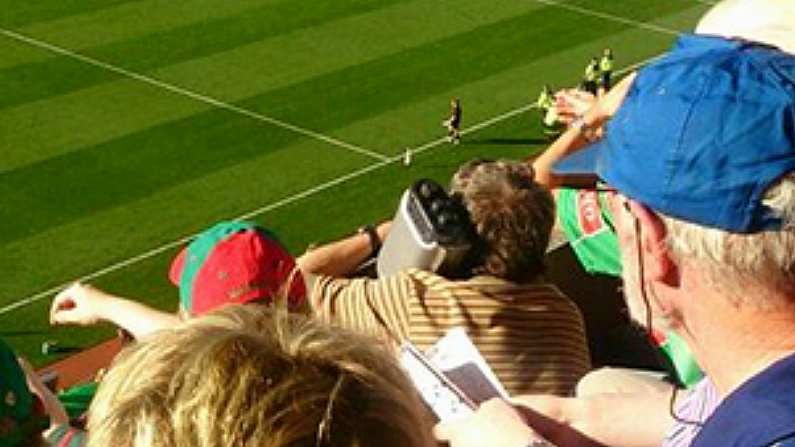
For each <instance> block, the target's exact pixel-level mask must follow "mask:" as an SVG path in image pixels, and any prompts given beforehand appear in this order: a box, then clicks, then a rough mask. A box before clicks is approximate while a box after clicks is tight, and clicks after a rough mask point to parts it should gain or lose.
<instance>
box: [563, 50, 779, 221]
mask: <svg viewBox="0 0 795 447" xmlns="http://www.w3.org/2000/svg"><path fill="white" fill-rule="evenodd" d="M553 171H554V172H555V173H558V174H595V175H597V176H598V177H599V178H601V179H602V180H604V181H605V182H607V183H608V184H609V185H610V186H611V187H613V188H616V189H617V190H619V191H620V192H621V193H622V194H624V195H626V196H627V197H630V198H632V199H634V200H637V201H639V202H641V203H643V204H645V205H647V206H649V207H650V208H652V209H654V210H656V211H659V212H661V213H663V214H666V215H668V216H672V217H676V218H679V219H682V220H685V221H688V222H693V223H697V224H700V225H704V226H707V227H713V228H720V229H723V230H727V231H731V232H736V233H753V232H758V231H764V230H773V229H777V228H780V227H781V225H782V221H781V218H780V216H777V215H775V213H774V212H773V210H771V209H770V208H768V207H767V206H765V205H764V204H763V203H762V200H763V198H764V194H765V191H766V190H767V189H768V188H769V187H770V186H771V185H772V184H773V183H774V182H776V180H778V179H780V178H781V177H782V176H783V175H785V174H787V173H788V172H792V171H795V57H793V56H792V55H790V54H787V53H784V52H782V51H780V50H777V49H775V48H773V47H769V46H764V45H761V44H755V43H751V42H748V41H741V40H730V39H725V38H720V37H715V36H696V35H684V36H682V37H680V38H679V39H678V41H677V43H676V44H675V45H674V48H673V49H672V50H671V51H670V52H669V53H668V54H667V55H665V56H664V57H663V58H661V59H659V60H657V61H656V62H654V63H652V64H650V65H648V66H647V67H645V68H643V69H642V70H641V71H640V72H639V73H638V76H637V77H636V78H635V81H634V82H633V84H632V86H631V87H630V89H629V91H628V92H627V96H626V98H625V99H624V102H623V103H622V105H621V107H620V108H619V110H618V111H617V112H616V114H615V116H614V117H613V118H612V119H611V120H610V122H609V123H608V125H607V127H606V136H605V137H604V138H602V139H601V140H600V141H598V142H596V143H594V144H592V145H591V146H589V147H587V148H585V149H583V150H581V151H579V152H576V153H574V154H573V155H572V156H570V157H567V158H565V159H563V160H561V161H560V162H559V163H558V164H556V165H555V167H554V168H553Z"/></svg>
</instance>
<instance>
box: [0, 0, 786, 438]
mask: <svg viewBox="0 0 795 447" xmlns="http://www.w3.org/2000/svg"><path fill="white" fill-rule="evenodd" d="M793 54H795V5H793V4H792V2H789V1H780V0H754V1H751V0H724V1H721V2H719V3H717V4H716V5H715V6H714V7H713V8H712V9H711V10H710V11H709V12H708V13H707V14H706V15H705V16H704V17H703V18H702V19H701V21H700V23H699V25H698V27H697V28H696V30H695V32H694V33H693V34H684V35H682V36H680V37H679V38H678V39H677V41H676V43H675V44H674V46H673V48H672V49H671V50H670V51H669V52H667V53H666V54H665V55H663V56H662V57H660V58H657V59H655V60H654V61H652V62H650V63H649V64H647V65H646V66H645V67H643V68H641V69H639V70H638V71H637V72H635V73H630V74H628V75H626V76H625V77H624V78H623V79H620V80H617V82H615V85H613V86H612V87H611V88H609V89H599V90H598V91H597V89H596V88H593V89H590V88H589V90H593V91H592V92H587V91H579V90H562V91H559V92H557V93H555V94H554V95H552V93H551V92H547V94H549V95H552V97H553V98H554V101H553V102H554V105H553V107H555V113H556V116H558V117H559V118H560V120H561V121H562V122H564V123H565V124H566V127H565V130H564V131H563V132H562V133H561V134H560V136H559V137H558V138H557V139H556V140H555V141H554V142H552V143H551V145H550V146H549V147H548V148H547V149H546V150H545V151H544V152H543V153H542V154H541V155H540V156H538V157H534V158H532V159H528V160H474V161H471V162H469V163H466V164H464V165H463V166H461V167H460V168H459V169H458V170H457V172H456V173H455V174H454V175H453V177H452V179H451V180H450V184H449V188H448V193H449V195H450V196H451V197H453V198H454V199H455V200H456V201H458V203H460V205H461V206H462V207H463V209H465V212H466V215H467V216H468V222H469V224H470V225H471V231H472V234H473V236H472V237H473V240H474V241H475V243H473V245H472V248H471V249H470V250H469V251H468V252H467V254H466V256H467V259H466V262H464V263H462V266H461V267H460V268H459V269H458V270H456V271H454V272H450V271H445V272H441V271H432V270H429V269H422V268H408V269H404V270H401V271H399V272H397V273H394V274H391V275H387V276H379V277H371V276H366V275H361V274H360V272H361V271H360V267H361V266H362V265H363V264H364V263H366V262H367V261H368V260H370V259H372V258H373V257H374V256H375V255H376V254H377V252H378V249H379V247H380V246H381V244H382V242H383V241H384V240H386V239H387V238H388V236H389V234H390V230H391V229H392V228H391V227H392V225H391V223H390V222H389V221H384V222H382V223H380V224H378V225H371V226H367V227H364V228H363V229H362V231H357V232H356V233H354V234H352V235H350V236H346V237H343V238H341V239H339V240H336V241H332V242H329V243H327V244H324V245H321V246H319V247H314V248H312V249H310V250H308V251H307V252H306V253H304V254H303V255H301V256H299V257H297V258H294V257H293V256H291V255H290V253H288V251H287V250H286V249H285V248H284V247H283V246H282V244H281V243H280V242H279V240H278V238H277V236H276V235H275V234H273V233H272V232H270V231H269V230H267V229H265V228H262V227H260V226H258V225H255V224H252V223H246V222H220V223H218V224H217V225H215V226H213V227H211V228H209V229H207V230H206V231H204V232H202V233H201V234H199V235H198V236H197V237H196V238H195V239H194V240H193V241H192V242H191V243H190V244H189V245H188V246H186V247H185V248H184V249H183V250H182V251H181V252H180V253H179V254H178V255H177V256H176V258H175V259H174V260H173V262H172V265H171V268H170V270H169V272H168V276H169V278H170V280H171V281H172V283H173V284H174V285H175V286H176V288H177V295H178V305H177V306H176V307H177V308H178V310H177V311H176V312H175V313H167V312H163V311H160V310H157V309H154V308H150V307H148V306H146V305H144V304H142V303H141V300H138V299H135V298H129V297H120V296H115V295H113V294H111V293H108V292H106V291H103V290H100V289H98V288H95V287H93V286H91V285H88V284H81V283H76V284H73V285H72V286H70V287H68V288H67V289H65V290H63V291H61V292H60V293H59V294H58V295H57V296H56V297H55V298H54V299H53V302H52V305H51V310H50V321H51V323H52V324H55V325H94V324H98V323H110V324H113V325H115V326H117V327H118V328H119V329H120V330H122V331H123V332H124V333H125V334H129V336H130V338H131V339H132V340H131V341H130V342H129V344H128V345H127V346H126V347H125V348H124V349H123V350H122V351H121V353H120V354H119V355H117V356H116V358H115V359H114V361H113V363H112V365H111V366H110V368H109V370H108V371H107V374H105V375H104V376H103V377H102V379H101V380H100V381H99V386H98V389H97V392H96V394H95V395H94V396H93V400H92V402H91V404H90V407H89V408H88V409H87V412H86V423H85V424H84V425H81V426H78V425H77V424H74V423H73V422H74V421H72V420H70V416H69V415H68V414H67V413H66V411H65V410H64V408H63V405H62V404H61V403H60V402H59V400H58V398H57V397H56V396H55V395H53V393H52V391H51V390H50V389H48V387H47V386H46V385H45V384H44V383H42V380H41V379H40V378H39V376H38V375H37V374H36V373H35V372H33V371H32V369H31V368H30V366H29V365H28V364H27V363H26V362H25V361H24V359H18V358H16V357H15V356H14V354H13V353H12V352H11V350H10V349H9V348H8V347H7V346H6V345H4V344H2V342H0V446H45V445H55V446H83V445H88V446H92V447H93V446H130V447H133V446H135V447H143V446H202V447H211V446H212V447H221V446H273V447H276V446H351V447H353V446H385V447H389V446H396V447H397V446H431V445H438V444H439V443H447V444H449V445H451V446H452V447H468V446H494V447H524V446H537V447H541V446H559V447H569V446H596V445H606V446H626V447H637V446H659V445H662V446H689V445H693V446H760V447H762V446H795V55H793ZM604 57H605V58H609V64H607V63H605V65H604V66H605V67H606V68H604V69H605V70H607V71H608V72H611V71H612V63H613V62H612V52H606V53H605V56H604ZM594 63H595V64H596V63H597V62H594ZM594 76H595V75H594ZM594 76H592V78H593V80H594V82H595V77H594ZM589 79H591V78H589ZM610 83H611V81H610V79H609V75H608V80H607V84H608V85H609V84H610ZM594 85H595V84H594ZM603 90H604V91H603ZM451 107H453V108H454V110H455V108H456V107H458V110H459V112H458V114H459V115H458V116H459V118H460V105H459V104H458V102H457V101H454V102H453V105H451ZM455 113H456V112H453V115H454V116H455ZM448 127H450V130H449V131H450V132H451V138H455V139H456V141H457V139H458V126H457V125H456V126H455V129H453V128H452V125H450V126H448ZM453 133H454V134H455V135H453ZM556 232H557V233H560V234H562V235H564V236H565V237H566V238H567V239H568V240H569V242H570V246H571V249H572V251H573V252H574V255H575V257H576V259H577V261H578V262H579V263H580V264H581V266H582V268H583V270H584V271H586V272H588V274H593V275H603V276H608V277H612V278H615V280H617V281H618V280H620V281H621V282H622V284H623V286H622V289H623V294H624V297H625V300H626V306H627V309H628V312H629V315H630V317H631V318H632V320H633V321H634V322H635V323H636V324H637V325H638V326H639V327H641V328H642V330H643V332H644V333H645V334H647V335H648V340H649V342H650V343H653V344H655V345H656V346H657V348H658V349H659V353H660V354H661V356H663V357H664V358H665V359H666V363H667V364H668V365H670V368H669V370H641V369H629V368H620V367H615V366H613V367H611V366H609V365H603V364H599V362H592V353H591V352H589V340H588V333H587V331H586V325H585V323H584V321H585V320H587V317H588V315H583V312H584V309H583V308H581V307H580V306H578V304H577V303H575V301H574V300H572V299H570V298H569V297H568V296H567V295H566V294H565V293H564V292H563V291H561V289H559V288H558V287H557V286H556V285H554V284H552V283H551V282H550V281H549V280H548V278H547V276H546V275H545V273H546V267H547V260H548V257H547V256H548V255H547V253H548V250H549V245H550V238H551V235H552V234H553V233H556ZM584 317H586V318H585V319H584ZM454 328H462V329H463V331H464V332H465V333H466V335H467V337H468V338H469V339H470V340H471V341H472V343H473V344H474V346H475V347H476V348H477V350H478V351H479V352H480V353H481V354H482V356H483V359H484V360H485V362H486V363H487V364H488V365H489V366H490V367H491V368H492V369H493V372H494V375H495V376H496V379H497V380H498V381H499V383H501V384H502V385H504V388H505V392H506V395H505V396H502V397H494V398H491V399H488V400H485V401H482V402H476V403H475V405H474V407H473V408H472V409H471V410H472V411H471V412H469V413H468V414H464V415H461V416H459V417H456V418H451V419H444V420H441V421H440V420H438V419H437V418H436V416H435V415H434V414H432V413H431V412H430V411H429V408H428V407H427V406H426V404H425V403H424V402H423V400H422V398H421V397H420V394H419V393H418V392H417V387H416V386H415V384H414V383H413V382H412V380H411V379H410V378H409V377H408V376H407V374H406V372H405V371H404V369H403V367H402V366H401V364H400V362H399V359H398V353H399V352H400V350H401V348H402V347H403V346H405V345H406V344H409V345H411V346H413V347H416V349H417V350H418V351H420V352H427V351H429V350H430V349H431V348H432V347H433V346H434V344H435V343H436V342H437V341H438V340H439V339H440V338H442V337H444V336H445V334H446V333H448V331H450V330H451V329H454ZM594 363H597V364H596V366H598V368H594Z"/></svg>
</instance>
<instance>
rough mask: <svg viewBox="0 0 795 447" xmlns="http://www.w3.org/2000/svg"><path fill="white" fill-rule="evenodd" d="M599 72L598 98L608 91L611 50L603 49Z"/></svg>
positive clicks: (611, 72) (610, 73)
mask: <svg viewBox="0 0 795 447" xmlns="http://www.w3.org/2000/svg"><path fill="white" fill-rule="evenodd" d="M599 72H600V73H601V75H602V76H601V82H600V83H599V96H601V95H603V94H604V92H606V91H608V90H610V76H611V75H612V74H613V50H611V49H610V48H605V50H604V52H603V53H602V58H601V59H600V60H599Z"/></svg>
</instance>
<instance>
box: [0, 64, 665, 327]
mask: <svg viewBox="0 0 795 447" xmlns="http://www.w3.org/2000/svg"><path fill="white" fill-rule="evenodd" d="M664 54H665V53H662V54H659V55H657V56H654V57H650V58H648V59H645V60H642V61H640V62H636V63H634V64H632V65H628V66H626V67H624V68H622V69H621V70H618V71H616V75H621V74H624V73H627V72H629V71H632V70H634V69H636V68H638V67H640V66H641V65H645V64H647V63H649V62H651V61H653V60H656V59H659V58H660V57H662V56H663V55H664ZM532 107H533V106H532V105H525V106H522V107H518V108H516V109H513V110H509V111H507V112H505V113H502V114H500V115H497V116H495V117H493V118H489V119H487V120H485V121H481V122H479V123H477V124H475V125H473V126H470V127H467V128H466V129H463V130H462V131H461V134H462V135H466V134H469V133H472V132H475V131H478V130H480V129H483V128H485V127H489V126H491V125H492V124H496V123H498V122H500V121H504V120H506V119H508V118H510V117H512V116H515V115H518V114H521V113H523V112H526V111H528V110H530V109H531V108H532ZM446 141H447V137H441V138H437V139H435V140H432V141H429V142H428V143H425V144H423V145H422V146H417V147H416V148H414V149H412V152H413V153H414V154H415V155H418V154H421V153H423V152H426V151H428V150H431V149H433V148H434V147H436V146H439V145H440V144H442V143H444V142H446ZM402 159H403V154H399V155H395V156H393V157H391V158H386V159H385V160H382V161H380V162H378V163H374V164H372V165H370V166H366V167H364V168H361V169H358V170H356V171H353V172H349V173H348V174H345V175H343V176H340V177H337V178H335V179H333V180H329V181H327V182H325V183H321V184H320V185H317V186H314V187H312V188H309V189H306V190H304V191H301V192H299V193H297V194H294V195H292V196H288V197H285V198H283V199H280V200H278V201H276V202H274V203H271V204H269V205H265V206H263V207H260V208H256V209H254V210H251V211H248V212H246V213H244V214H241V215H240V216H238V217H236V218H235V219H234V220H245V219H251V218H252V217H256V216H258V215H260V214H264V213H267V212H269V211H273V210H275V209H277V208H281V207H283V206H285V205H289V204H291V203H293V202H296V201H298V200H301V199H303V198H306V197H309V196H312V195H314V194H317V193H319V192H321V191H324V190H326V189H329V188H331V187H333V186H336V185H339V184H342V183H345V182H347V181H348V180H352V179H354V178H357V177H361V176H362V175H364V174H367V173H369V172H371V171H375V170H376V169H379V168H382V167H384V166H386V165H388V164H391V163H394V162H397V161H400V160H402ZM195 236H196V235H195V234H192V235H189V236H185V237H183V238H181V239H177V240H174V241H171V242H168V243H166V244H163V245H161V246H159V247H156V248H153V249H151V250H149V251H146V252H143V253H141V254H139V255H137V256H133V257H131V258H128V259H125V260H123V261H119V262H117V263H116V264H111V265H109V266H107V267H105V268H103V269H100V270H97V271H95V272H93V273H89V274H87V275H85V276H81V277H80V278H78V279H75V280H72V281H69V282H66V283H63V284H61V285H59V286H55V287H51V288H49V289H47V290H44V291H41V292H39V293H36V294H34V295H30V296H28V297H26V298H22V299H20V300H18V301H15V302H13V303H11V304H7V305H5V306H3V307H0V315H5V314H7V313H9V312H11V311H14V310H16V309H19V308H22V307H26V306H28V305H30V304H33V303H35V302H37V301H41V300H42V299H44V298H47V297H49V296H51V295H54V294H56V293H58V292H59V291H61V290H63V289H64V288H66V287H68V286H69V285H70V284H72V283H74V282H75V281H90V280H93V279H96V278H99V277H101V276H105V275H107V274H108V273H112V272H115V271H117V270H121V269H123V268H125V267H127V266H130V265H133V264H137V263H138V262H141V261H144V260H146V259H149V258H151V257H153V256H157V255H159V254H160V253H163V252H165V251H168V250H170V249H172V248H175V247H178V246H180V245H183V244H186V243H187V242H188V241H190V240H191V239H193V238H194V237H195Z"/></svg>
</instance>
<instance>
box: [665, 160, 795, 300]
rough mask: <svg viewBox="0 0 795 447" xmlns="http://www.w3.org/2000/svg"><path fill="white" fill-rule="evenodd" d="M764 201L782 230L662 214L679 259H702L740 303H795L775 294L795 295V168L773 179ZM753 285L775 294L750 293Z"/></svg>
mask: <svg viewBox="0 0 795 447" xmlns="http://www.w3.org/2000/svg"><path fill="white" fill-rule="evenodd" d="M764 204H765V206H767V207H768V208H770V209H771V210H772V211H773V212H774V213H776V214H777V215H778V216H780V217H781V219H782V221H783V226H782V228H781V229H779V230H775V231H763V232H758V233H751V234H739V233H730V232H727V231H723V230H719V229H716V228H708V227H703V226H701V225H697V224H693V223H689V222H685V221H682V220H680V219H675V218H672V217H669V216H662V219H663V222H664V223H665V226H666V229H667V243H668V247H669V249H670V251H671V253H672V254H673V256H674V258H675V259H677V260H678V261H687V260H696V261H697V262H699V263H700V264H702V265H703V266H704V267H705V268H706V270H707V276H708V279H709V280H710V282H711V284H710V285H711V286H713V287H717V288H718V289H719V290H720V291H721V292H723V294H724V295H725V296H727V297H728V298H729V299H730V300H731V301H732V302H733V303H734V304H735V305H737V306H751V307H754V308H757V309H771V308H775V307H778V306H781V305H791V304H792V303H790V302H789V301H790V300H784V299H776V298H775V297H783V296H787V295H789V296H793V295H794V294H795V173H790V174H788V175H786V176H785V177H783V178H782V179H781V180H780V181H779V182H777V183H776V184H774V185H773V186H772V187H771V188H770V189H769V190H768V191H767V193H766V195H765V199H764ZM748 285H755V286H756V287H758V288H759V289H762V290H767V291H769V292H771V293H767V294H764V295H760V294H755V293H749V291H748V287H747V286H748Z"/></svg>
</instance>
